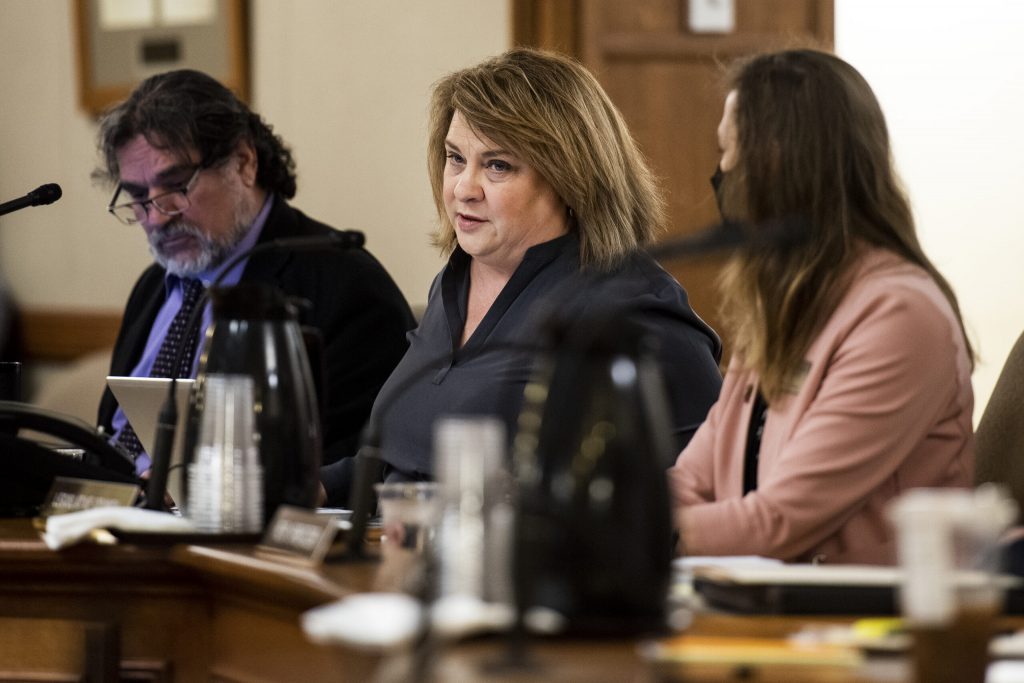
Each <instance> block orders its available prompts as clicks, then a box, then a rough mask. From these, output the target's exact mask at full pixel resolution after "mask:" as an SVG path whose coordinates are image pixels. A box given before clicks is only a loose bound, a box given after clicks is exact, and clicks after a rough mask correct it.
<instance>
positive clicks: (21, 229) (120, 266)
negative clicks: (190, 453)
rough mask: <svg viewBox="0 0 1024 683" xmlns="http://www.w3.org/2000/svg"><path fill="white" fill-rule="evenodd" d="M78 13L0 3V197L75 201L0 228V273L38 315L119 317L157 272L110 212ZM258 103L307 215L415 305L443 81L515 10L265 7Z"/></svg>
mask: <svg viewBox="0 0 1024 683" xmlns="http://www.w3.org/2000/svg"><path fill="white" fill-rule="evenodd" d="M71 7H72V3H71V2H69V1H67V0H2V2H0V93H2V95H0V97H2V100H0V200H3V199H8V198H13V197H16V196H20V195H22V194H24V193H25V192H27V191H29V190H31V189H34V188H35V187H37V186H38V185H40V184H42V183H44V182H51V181H53V182H58V183H60V184H61V186H62V187H63V189H64V198H63V199H61V200H60V201H59V202H58V203H57V204H55V205H53V206H48V207H39V208H32V209H26V210H23V211H21V212H19V213H16V214H10V215H8V216H6V217H4V218H0V272H2V273H3V274H4V276H5V277H6V279H7V280H8V282H9V283H10V285H11V289H12V290H13V292H14V295H15V296H16V297H17V299H18V300H19V301H20V302H21V303H22V304H24V305H26V306H32V307H61V308H93V309H103V310H111V309H113V310H120V309H121V307H122V306H123V305H124V301H125V299H126V298H127V296H128V292H129V290H130V288H131V285H132V283H133V282H134V280H135V278H136V277H137V276H138V274H139V272H141V270H142V269H143V268H144V267H145V265H146V264H147V263H149V255H148V252H147V249H146V244H145V239H144V237H143V234H142V231H141V230H140V229H138V228H132V227H126V226H123V225H121V224H119V223H118V222H117V221H116V220H114V219H113V218H112V217H110V216H108V215H107V214H106V212H105V211H104V207H105V206H106V202H107V200H108V199H109V196H108V194H109V193H108V190H107V189H106V188H101V187H94V186H93V185H92V183H91V181H90V180H89V172H90V170H91V169H92V168H93V167H94V165H95V163H96V161H97V157H96V154H95V151H94V136H95V124H94V123H93V122H92V120H91V119H90V118H89V117H87V116H86V115H85V114H83V113H80V111H79V109H78V105H77V82H76V78H75V71H74V69H75V55H76V53H75V50H76V47H75V41H74V35H73V27H72V14H71ZM250 7H251V15H252V59H253V64H252V73H253V91H254V93H253V94H254V98H253V105H254V108H255V109H256V110H257V111H260V112H261V113H262V114H263V115H264V116H265V117H266V119H267V120H268V121H269V122H270V123H271V124H272V125H273V126H274V128H275V130H276V131H277V132H278V133H280V134H281V135H282V137H283V138H284V139H285V140H286V141H287V142H288V143H289V144H291V146H292V148H293V151H294V152H295V155H296V159H297V161H298V170H299V193H298V196H297V197H296V201H295V204H296V205H297V206H299V207H300V208H302V209H303V210H305V211H306V212H307V213H309V214H310V215H312V216H314V217H316V218H319V219H321V220H323V221H325V222H328V223H331V224H333V225H335V226H336V227H342V228H359V229H361V230H364V231H365V232H366V233H367V242H368V247H369V248H370V250H371V251H372V252H374V254H376V255H377V257H378V258H379V259H380V260H381V261H382V262H383V263H384V265H385V266H386V267H387V268H388V270H389V271H390V272H391V273H392V274H393V275H394V277H395V279H396V280H397V282H398V284H399V286H400V287H401V288H402V290H403V291H404V292H405V294H406V297H407V298H408V299H409V300H410V302H411V303H414V304H415V303H422V302H424V301H425V300H426V291H427V287H428V286H429V283H430V280H431V278H432V277H433V275H434V274H435V273H436V271H437V270H438V268H439V267H440V263H441V262H440V260H439V258H438V257H437V255H436V253H435V252H434V250H433V249H431V248H430V247H429V245H428V233H429V232H430V230H431V229H432V227H433V221H434V210H433V205H432V202H431V199H430V190H429V184H428V181H427V178H426V161H425V135H424V131H425V121H424V118H425V111H426V105H427V96H428V92H429V88H430V84H431V83H432V82H433V81H435V80H436V79H437V78H439V77H441V76H442V75H443V74H445V73H446V72H448V71H451V70H453V69H457V68H461V67H463V66H468V65H471V64H473V63H475V62H477V61H479V60H480V59H481V58H483V57H485V56H487V55H491V54H495V53H498V52H501V51H502V50H504V49H506V48H507V47H508V44H509V34H510V26H509V9H508V3H507V1H505V0H501V1H495V0H489V1H487V2H479V1H478V0H431V2H422V3H421V2H403V1H399V0H346V1H345V2H336V1H334V0H302V2H287V1H285V0H253V1H252V2H251V5H250Z"/></svg>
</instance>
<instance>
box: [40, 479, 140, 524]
mask: <svg viewBox="0 0 1024 683" xmlns="http://www.w3.org/2000/svg"><path fill="white" fill-rule="evenodd" d="M138 495H139V487H138V485H137V484H122V483H119V482H112V481H93V480H92V479H76V478H74V477H54V479H53V485H52V486H50V492H49V493H48V494H46V499H45V500H44V501H43V506H42V512H41V514H42V516H43V517H49V516H50V515H62V514H65V513H67V512H78V511H79V510H91V509H93V508H98V507H109V506H114V507H128V506H129V505H132V504H134V503H135V499H136V498H137V497H138Z"/></svg>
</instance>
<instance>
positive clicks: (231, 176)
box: [95, 70, 414, 476]
mask: <svg viewBox="0 0 1024 683" xmlns="http://www.w3.org/2000/svg"><path fill="white" fill-rule="evenodd" d="M99 146H100V151H101V154H102V156H103V162H104V163H103V167H102V168H101V169H98V170H97V171H96V173H95V175H97V176H99V177H100V178H103V179H106V180H109V181H110V182H112V183H114V184H116V188H115V190H114V194H113V197H112V198H111V200H110V203H109V205H108V207H107V209H108V211H109V212H110V213H111V214H113V216H114V217H116V218H117V219H118V220H119V221H121V222H122V223H124V224H126V225H128V226H139V227H141V228H142V230H143V231H144V232H145V235H146V238H147V239H148V241H149V250H150V252H151V253H152V254H153V258H154V260H155V261H156V263H154V264H153V265H152V266H150V267H149V268H148V269H147V270H146V271H145V272H143V274H142V276H141V277H140V278H139V280H138V282H137V283H136V285H135V288H134V289H133V291H132V293H131V296H130V297H129V299H128V303H127V305H126V307H125V312H124V320H123V322H122V326H121V331H120V334H119V335H118V339H117V343H116V345H115V347H114V353H113V357H112V359H111V367H110V374H112V375H132V376H141V377H148V376H163V377H167V376H171V375H177V376H192V375H193V374H194V373H195V369H196V365H197V360H195V359H194V358H193V355H194V353H195V347H196V346H197V345H198V339H199V338H201V335H202V332H203V331H202V330H200V332H199V334H198V335H196V336H193V335H187V334H184V332H185V329H184V328H185V325H184V323H183V321H184V319H186V318H187V317H188V313H189V311H190V309H192V308H194V307H195V306H196V305H197V301H199V299H200V297H201V293H202V291H203V289H204V288H205V287H207V286H209V285H210V283H211V282H213V281H214V280H215V279H216V278H218V277H220V278H221V280H220V282H221V285H222V286H228V285H233V284H237V283H238V282H240V281H248V282H262V283H268V284H271V285H274V286H276V287H277V288H279V289H280V290H282V291H283V292H284V293H285V294H286V295H288V296H295V297H300V298H303V299H306V300H308V301H309V302H310V303H311V306H310V308H309V310H308V311H306V312H305V313H304V316H305V317H304V320H303V321H302V322H303V323H304V324H307V325H312V326H314V327H316V328H318V329H319V331H320V333H321V334H322V336H323V342H324V349H323V355H324V365H325V369H326V372H325V374H326V376H325V380H326V387H325V392H326V397H325V399H326V400H325V401H323V403H324V405H325V406H326V413H325V414H324V415H323V433H324V446H325V448H324V460H325V462H333V461H334V460H337V459H339V458H341V457H345V456H350V455H352V454H353V453H354V451H355V449H356V445H357V440H358V434H359V431H360V429H361V428H362V426H363V423H364V422H365V421H366V418H367V416H368V415H369V413H370V407H371V405H372V404H373V400H374V397H375V396H376V395H377V391H378V390H379V389H380V386H381V385H382V384H383V383H384V380H385V379H387V377H388V375H389V374H390V373H391V370H392V369H393V368H394V366H395V365H396V364H397V363H398V361H399V360H400V359H401V357H402V354H403V353H404V352H405V349H406V341H405V333H406V332H407V331H408V330H409V329H410V328H411V327H412V326H413V324H414V323H413V318H412V314H411V312H410V310H409V307H408V305H407V304H406V302H405V299H404V298H403V297H402V294H401V293H400V292H399V290H398V288H397V286H396V285H395V283H394V282H393V281H392V279H391V277H390V276H389V275H388V274H387V272H386V271H385V270H384V268H383V267H382V266H381V265H380V263H378V262H377V261H376V260H375V259H374V258H373V257H372V256H371V255H370V254H369V253H368V252H366V251H365V250H363V249H349V250H343V249H335V248H330V247H325V248H324V250H322V251H318V252H293V251H287V250H270V251H263V252H262V253H258V254H253V255H252V256H251V257H249V258H246V259H244V260H242V261H241V262H240V263H238V265H237V266H234V267H233V268H232V269H231V272H229V273H222V271H223V270H224V267H226V266H227V265H228V263H229V261H230V260H231V259H232V258H233V257H235V256H236V255H240V254H243V253H244V252H247V251H248V250H250V249H252V248H253V247H254V246H255V245H257V244H261V243H265V242H268V241H270V240H277V239H281V238H288V237H306V236H318V235H328V234H330V233H331V231H332V228H330V227H328V226H326V225H324V224H322V223H319V222H317V221H315V220H313V219H311V218H309V217H307V216H306V215H305V214H303V213H302V212H300V211H298V210H296V209H294V208H292V207H291V206H289V205H288V202H287V200H288V199H291V198H292V197H293V196H294V195H295V191H296V179H295V170H294V169H295V164H294V161H293V159H292V155H291V151H290V150H289V149H288V148H287V147H286V146H285V145H284V143H283V142H282V140H281V138H280V137H278V136H276V135H274V133H273V132H272V131H271V129H270V127H269V126H268V125H266V124H265V123H264V122H263V120H262V119H261V118H260V117H259V116H258V115H257V114H255V113H253V112H252V111H251V110H249V108H248V107H247V106H246V105H245V104H243V103H242V102H241V101H240V100H239V99H238V98H237V97H235V95H234V94H233V93H231V91H230V90H228V89H227V88H225V87H224V86H223V85H221V84H220V83H218V82H217V81H216V80H214V79H212V78H210V77H209V76H207V75H205V74H202V73H199V72H197V71H189V70H182V71H172V72H168V73H165V74H160V75H158V76H153V77H151V78H149V79H147V80H146V81H144V82H143V83H142V84H141V85H140V86H139V87H138V88H137V89H136V90H135V91H134V92H133V93H132V94H131V95H130V96H129V97H128V99H127V100H126V101H124V102H123V103H122V104H120V105H118V106H117V107H116V108H114V109H113V110H111V111H110V112H109V113H108V114H107V115H106V116H105V117H104V118H103V120H102V122H101V124H100V130H99ZM207 321H208V314H207ZM201 327H205V324H204V325H202V326H201ZM181 345H185V347H186V348H185V351H184V352H183V355H184V357H185V359H186V360H185V362H184V363H183V364H182V366H181V367H178V368H174V367H171V365H172V362H171V361H170V360H169V359H170V358H173V357H175V356H176V355H177V353H178V347H179V346H181ZM99 425H100V426H101V427H102V428H104V429H105V430H106V432H107V433H108V434H110V437H111V441H112V442H114V443H116V444H117V445H119V446H121V447H122V448H123V449H124V450H126V451H127V452H128V453H129V454H130V455H131V456H132V457H133V458H134V459H135V466H136V472H137V473H138V474H139V475H140V476H145V474H146V472H147V471H148V469H149V467H150V459H149V456H148V454H146V453H145V452H142V448H141V444H140V443H139V442H138V438H137V436H136V435H135V434H134V430H133V429H132V428H131V425H130V424H129V423H128V422H127V421H126V419H125V416H124V413H123V412H122V410H121V409H120V407H119V406H118V404H117V402H116V400H115V398H114V396H113V394H112V393H111V392H110V390H109V389H107V390H106V392H105V393H104V394H103V398H102V400H101V403H100V410H99Z"/></svg>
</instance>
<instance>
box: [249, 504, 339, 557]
mask: <svg viewBox="0 0 1024 683" xmlns="http://www.w3.org/2000/svg"><path fill="white" fill-rule="evenodd" d="M337 531H338V525H337V524H336V523H335V521H334V519H333V518H331V517H329V516H325V515H319V514H317V513H316V512H315V511H314V510H306V509H303V508H298V507H293V506H291V505H282V506H280V507H279V508H277V512H275V513H274V518H273V519H272V520H271V521H270V526H269V527H267V531H266V533H265V534H263V540H262V541H261V542H260V545H259V547H258V548H257V549H258V550H262V551H270V552H271V553H274V554H276V555H279V556H280V555H281V554H283V555H284V556H285V557H287V558H289V559H294V560H299V561H301V562H303V563H308V564H314V565H315V564H320V563H321V562H323V561H324V557H325V556H326V555H327V551H328V550H330V548H331V543H332V542H333V541H334V535H335V534H336V533H337Z"/></svg>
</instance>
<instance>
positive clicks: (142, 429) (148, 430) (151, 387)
mask: <svg viewBox="0 0 1024 683" xmlns="http://www.w3.org/2000/svg"><path fill="white" fill-rule="evenodd" d="M170 381H171V380H170V379H167V378H165V377H115V376H113V375H111V376H108V377H107V385H109V386H110V390H111V391H113V392H114V397H115V398H116V399H117V402H118V403H119V404H121V410H123V411H124V414H125V417H127V418H128V421H129V422H130V423H131V424H132V428H134V429H135V433H136V435H138V437H139V441H140V442H141V443H142V447H143V448H145V449H146V452H147V453H152V452H153V443H154V440H155V437H156V424H157V419H158V418H159V416H160V409H161V408H162V407H163V405H164V401H165V400H166V399H167V391H168V384H169V383H170ZM193 384H194V380H191V379H179V380H178V382H177V386H176V387H175V391H174V393H175V397H176V399H177V402H178V426H177V428H176V431H175V433H174V453H173V455H172V457H171V471H170V472H169V473H168V476H167V492H168V493H169V494H171V497H172V498H174V500H175V501H176V502H178V503H179V504H180V503H181V501H182V495H181V493H182V486H181V483H182V482H183V481H184V479H185V474H184V472H182V469H183V468H182V467H180V465H181V463H182V462H183V458H182V454H183V453H184V448H185V423H186V421H187V417H188V398H189V393H190V392H191V391H192V385H193ZM176 466H178V467H176Z"/></svg>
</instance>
